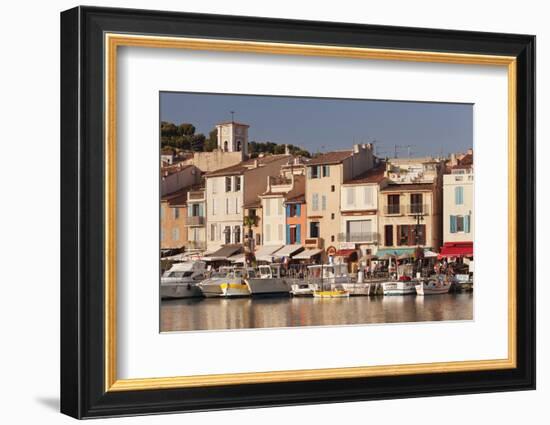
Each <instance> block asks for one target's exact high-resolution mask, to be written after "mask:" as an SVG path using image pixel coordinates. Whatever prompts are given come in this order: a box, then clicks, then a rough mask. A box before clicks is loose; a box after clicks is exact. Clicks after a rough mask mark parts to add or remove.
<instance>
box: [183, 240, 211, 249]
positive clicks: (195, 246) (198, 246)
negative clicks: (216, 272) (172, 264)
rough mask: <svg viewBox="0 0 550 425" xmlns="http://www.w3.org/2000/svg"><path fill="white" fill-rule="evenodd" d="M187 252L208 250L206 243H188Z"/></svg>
mask: <svg viewBox="0 0 550 425" xmlns="http://www.w3.org/2000/svg"><path fill="white" fill-rule="evenodd" d="M186 248H187V250H188V251H189V250H193V251H194V250H204V249H206V242H205V241H187V246H186Z"/></svg>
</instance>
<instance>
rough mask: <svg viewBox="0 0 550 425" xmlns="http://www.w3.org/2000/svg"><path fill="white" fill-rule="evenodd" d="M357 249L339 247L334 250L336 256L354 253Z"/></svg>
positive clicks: (346, 255) (347, 255)
mask: <svg viewBox="0 0 550 425" xmlns="http://www.w3.org/2000/svg"><path fill="white" fill-rule="evenodd" d="M356 252H357V251H356V250H355V249H339V250H338V251H336V254H334V255H336V256H337V257H349V256H350V255H351V254H353V253H356Z"/></svg>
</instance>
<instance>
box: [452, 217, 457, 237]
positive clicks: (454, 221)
mask: <svg viewBox="0 0 550 425" xmlns="http://www.w3.org/2000/svg"><path fill="white" fill-rule="evenodd" d="M451 233H456V215H452V216H451Z"/></svg>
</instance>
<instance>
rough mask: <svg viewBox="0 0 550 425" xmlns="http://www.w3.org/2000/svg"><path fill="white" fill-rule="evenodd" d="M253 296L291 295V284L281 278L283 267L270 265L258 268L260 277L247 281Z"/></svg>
mask: <svg viewBox="0 0 550 425" xmlns="http://www.w3.org/2000/svg"><path fill="white" fill-rule="evenodd" d="M245 282H246V285H247V286H248V289H249V291H250V294H252V295H270V294H289V293H290V289H291V287H290V283H289V282H287V281H286V279H284V278H283V277H281V266H280V265H279V264H270V265H266V266H259V267H258V275H256V276H249V277H248V278H246V279H245Z"/></svg>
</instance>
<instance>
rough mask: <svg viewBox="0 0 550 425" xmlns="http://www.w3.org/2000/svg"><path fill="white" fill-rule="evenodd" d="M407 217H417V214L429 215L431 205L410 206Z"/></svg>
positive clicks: (408, 206) (407, 207) (407, 208)
mask: <svg viewBox="0 0 550 425" xmlns="http://www.w3.org/2000/svg"><path fill="white" fill-rule="evenodd" d="M406 210H407V215H416V214H423V215H425V214H428V213H429V210H430V208H429V205H428V204H409V205H407V206H406Z"/></svg>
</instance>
